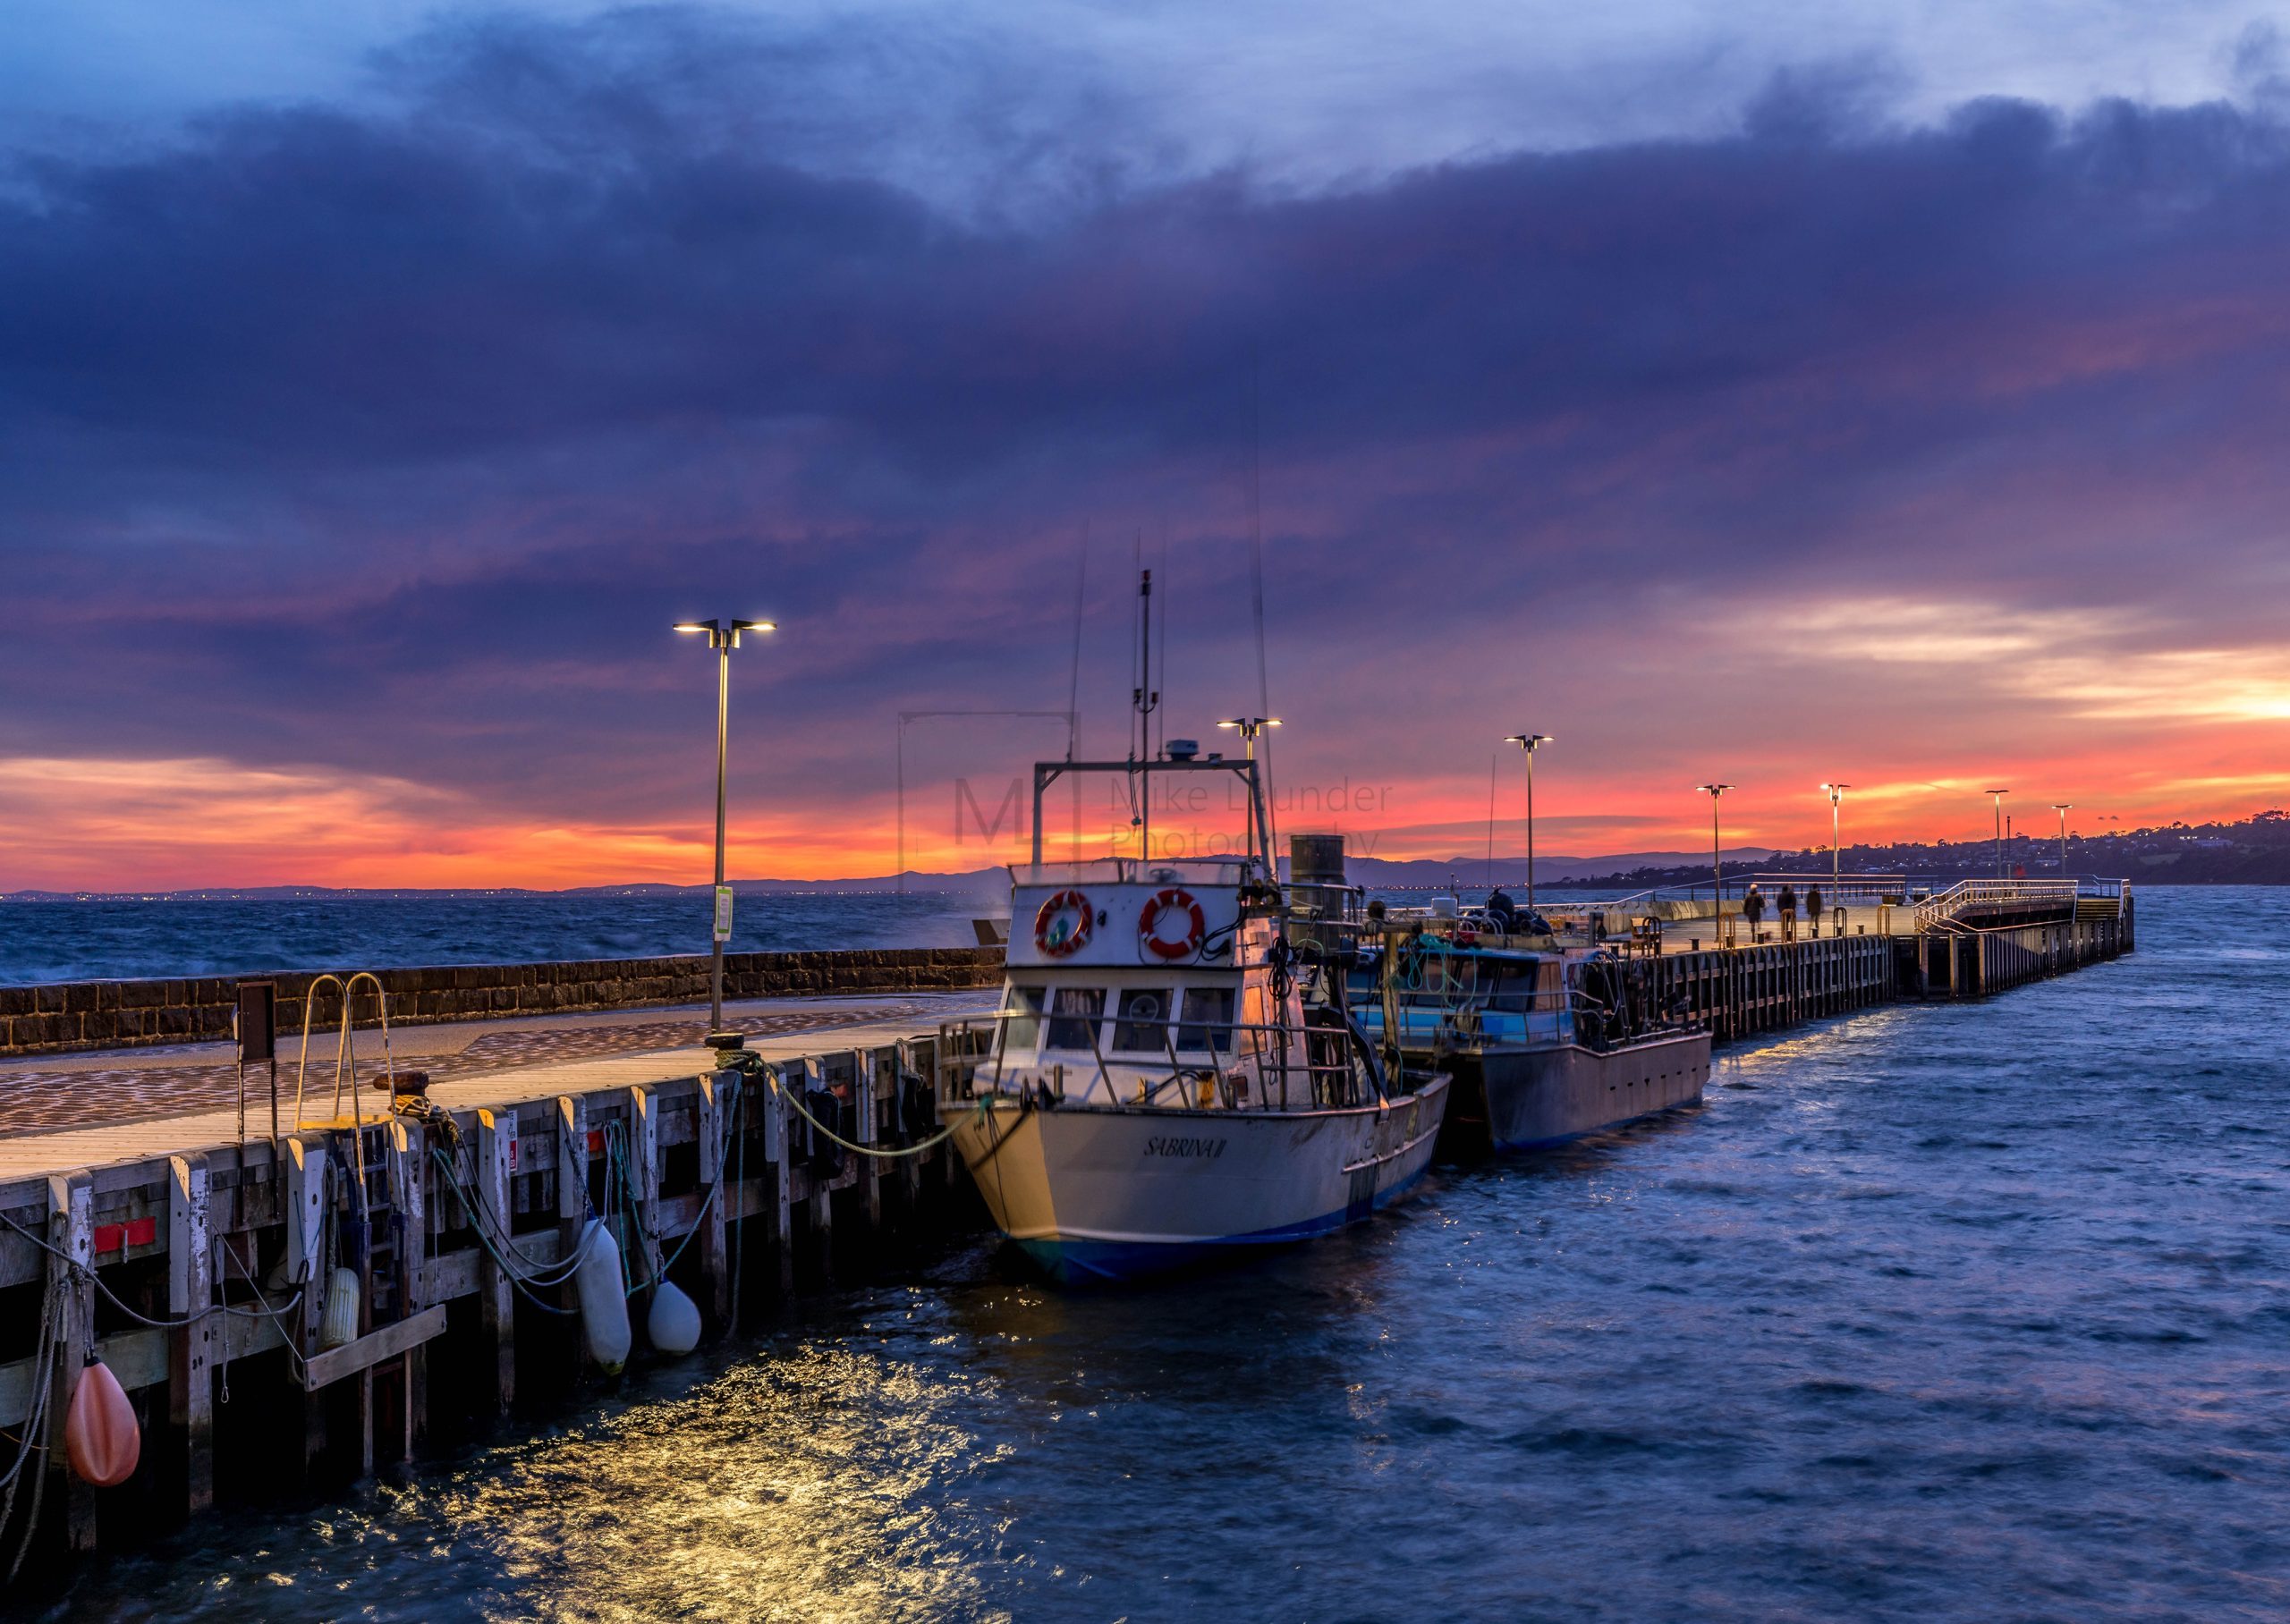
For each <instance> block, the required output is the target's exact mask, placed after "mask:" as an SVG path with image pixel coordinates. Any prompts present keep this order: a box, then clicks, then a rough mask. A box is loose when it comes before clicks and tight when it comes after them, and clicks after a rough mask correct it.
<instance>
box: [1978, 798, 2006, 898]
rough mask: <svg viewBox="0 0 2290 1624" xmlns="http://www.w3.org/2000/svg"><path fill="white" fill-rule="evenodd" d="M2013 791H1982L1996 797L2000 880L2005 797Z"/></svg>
mask: <svg viewBox="0 0 2290 1624" xmlns="http://www.w3.org/2000/svg"><path fill="white" fill-rule="evenodd" d="M2011 792H2012V791H2009V790H1983V791H1980V793H1981V794H1983V795H1993V796H1994V797H1996V877H1997V879H1999V880H2000V879H2002V878H2003V877H2004V798H2005V797H2006V795H2009V794H2010V793H2011Z"/></svg>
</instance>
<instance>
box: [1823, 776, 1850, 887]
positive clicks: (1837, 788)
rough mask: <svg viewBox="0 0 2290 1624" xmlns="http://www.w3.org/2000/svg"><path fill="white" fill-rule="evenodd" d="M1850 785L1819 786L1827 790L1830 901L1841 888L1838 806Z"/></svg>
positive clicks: (1828, 784)
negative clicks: (1838, 851) (1837, 837)
mask: <svg viewBox="0 0 2290 1624" xmlns="http://www.w3.org/2000/svg"><path fill="white" fill-rule="evenodd" d="M1852 787H1853V786H1852V785H1851V784H1849V783H1825V784H1823V785H1822V786H1821V788H1822V789H1824V790H1826V791H1828V894H1829V901H1832V902H1834V901H1836V893H1837V892H1839V891H1840V890H1842V889H1843V886H1842V884H1841V875H1843V873H1844V870H1843V868H1842V867H1839V859H1838V856H1837V839H1836V836H1837V825H1838V818H1839V814H1838V808H1839V806H1840V805H1841V804H1842V803H1843V802H1844V799H1845V791H1847V790H1849V789H1851V788H1852Z"/></svg>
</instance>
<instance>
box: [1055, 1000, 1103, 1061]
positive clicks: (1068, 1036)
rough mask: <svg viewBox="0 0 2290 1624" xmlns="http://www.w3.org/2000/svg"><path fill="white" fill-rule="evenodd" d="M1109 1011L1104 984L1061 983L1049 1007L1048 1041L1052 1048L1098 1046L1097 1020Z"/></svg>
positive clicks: (1088, 1047) (1089, 1047) (1092, 1047)
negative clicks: (1066, 984) (1063, 984)
mask: <svg viewBox="0 0 2290 1624" xmlns="http://www.w3.org/2000/svg"><path fill="white" fill-rule="evenodd" d="M1105 1012H1106V990H1105V988H1103V987H1101V986H1062V987H1059V988H1058V989H1057V996H1056V1000H1055V1001H1054V1002H1052V1003H1051V1004H1050V1006H1049V1042H1048V1044H1047V1047H1049V1048H1052V1049H1095V1048H1096V1047H1097V1046H1098V1019H1100V1018H1101V1017H1102V1016H1103V1015H1104V1014H1105Z"/></svg>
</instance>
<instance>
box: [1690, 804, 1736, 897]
mask: <svg viewBox="0 0 2290 1624" xmlns="http://www.w3.org/2000/svg"><path fill="white" fill-rule="evenodd" d="M1693 787H1694V788H1695V789H1697V790H1699V791H1701V792H1702V793H1703V794H1704V795H1707V796H1708V797H1709V917H1710V918H1713V919H1717V918H1723V917H1724V916H1725V912H1726V859H1724V858H1722V857H1720V856H1719V855H1718V797H1719V796H1721V795H1723V794H1724V793H1725V792H1726V791H1728V790H1730V789H1732V788H1733V787H1734V786H1733V785H1732V784H1729V783H1698V784H1696V785H1694V786H1693Z"/></svg>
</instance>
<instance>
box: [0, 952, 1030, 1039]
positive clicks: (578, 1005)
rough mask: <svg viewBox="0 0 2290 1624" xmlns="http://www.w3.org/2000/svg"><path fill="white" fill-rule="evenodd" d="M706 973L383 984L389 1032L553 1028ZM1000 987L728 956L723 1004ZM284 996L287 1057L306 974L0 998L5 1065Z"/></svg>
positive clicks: (673, 966)
mask: <svg viewBox="0 0 2290 1624" xmlns="http://www.w3.org/2000/svg"><path fill="white" fill-rule="evenodd" d="M377 974H378V975H379V976H380V977H381V981H382V985H384V986H385V987H386V988H387V989H388V990H389V1013H390V1022H391V1024H392V1025H393V1026H394V1025H398V1024H401V1023H403V1024H404V1025H407V1026H418V1025H422V1024H425V1023H428V1022H431V1021H441V1020H472V1019H488V1018H492V1017H505V1016H513V1015H547V1014H553V1013H556V1012H558V1011H570V1010H625V1009H640V1008H644V1007H648V1006H658V1005H662V1004H681V1003H699V1004H705V1003H706V1002H708V960H707V958H705V957H704V956H702V955H699V954H691V955H688V956H678V957H674V958H663V959H586V960H572V961H569V962H566V963H562V964H460V965H449V966H444V967H439V968H428V969H392V970H381V971H377ZM1001 976H1002V950H1001V949H1000V948H996V947H986V948H977V947H944V948H937V947H930V948H879V949H859V950H855V951H852V952H818V953H727V954H725V957H724V996H725V998H726V999H737V998H796V997H805V996H818V995H822V994H836V993H911V992H929V991H943V990H946V989H949V988H958V987H982V986H992V985H996V984H997V983H998V982H999V981H1000V979H1001ZM242 979H243V980H250V981H273V982H276V984H277V986H278V1035H279V1042H280V1044H281V1045H285V1044H288V1043H290V1042H299V1041H300V1034H301V1028H302V1004H303V999H304V996H305V994H307V993H308V991H309V989H310V984H311V983H312V982H313V981H315V980H317V979H318V973H317V972H312V971H299V970H298V971H290V972H282V973H279V974H276V975H264V976H249V977H236V976H199V977H186V978H183V979H180V980H166V981H84V982H72V983H66V984H62V985H53V986H19V987H0V1055H6V1054H47V1053H64V1052H67V1051H70V1050H74V1049H109V1048H122V1047H130V1046H140V1045H151V1044H184V1043H202V1042H211V1041H213V1040H215V1039H217V1038H227V1037H229V1036H231V1034H232V1017H233V1012H234V1011H236V1009H237V1000H238V984H239V982H240V981H241V980H242ZM373 1009H374V1002H373V995H372V990H371V988H370V987H369V986H367V985H360V989H359V993H358V998H357V1009H356V1013H357V1017H358V1019H359V1020H360V1022H366V1021H370V1020H372V1019H373ZM341 1018H342V1003H341V998H340V995H339V994H337V993H336V992H335V990H334V988H333V987H332V986H328V987H327V988H325V989H324V990H322V991H321V992H320V993H319V994H318V1002H317V1006H316V1008H315V1010H314V1011H312V1021H311V1026H312V1029H313V1030H314V1031H316V1030H324V1029H331V1028H332V1027H333V1026H334V1025H335V1023H336V1022H338V1021H339V1020H340V1019H341Z"/></svg>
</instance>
